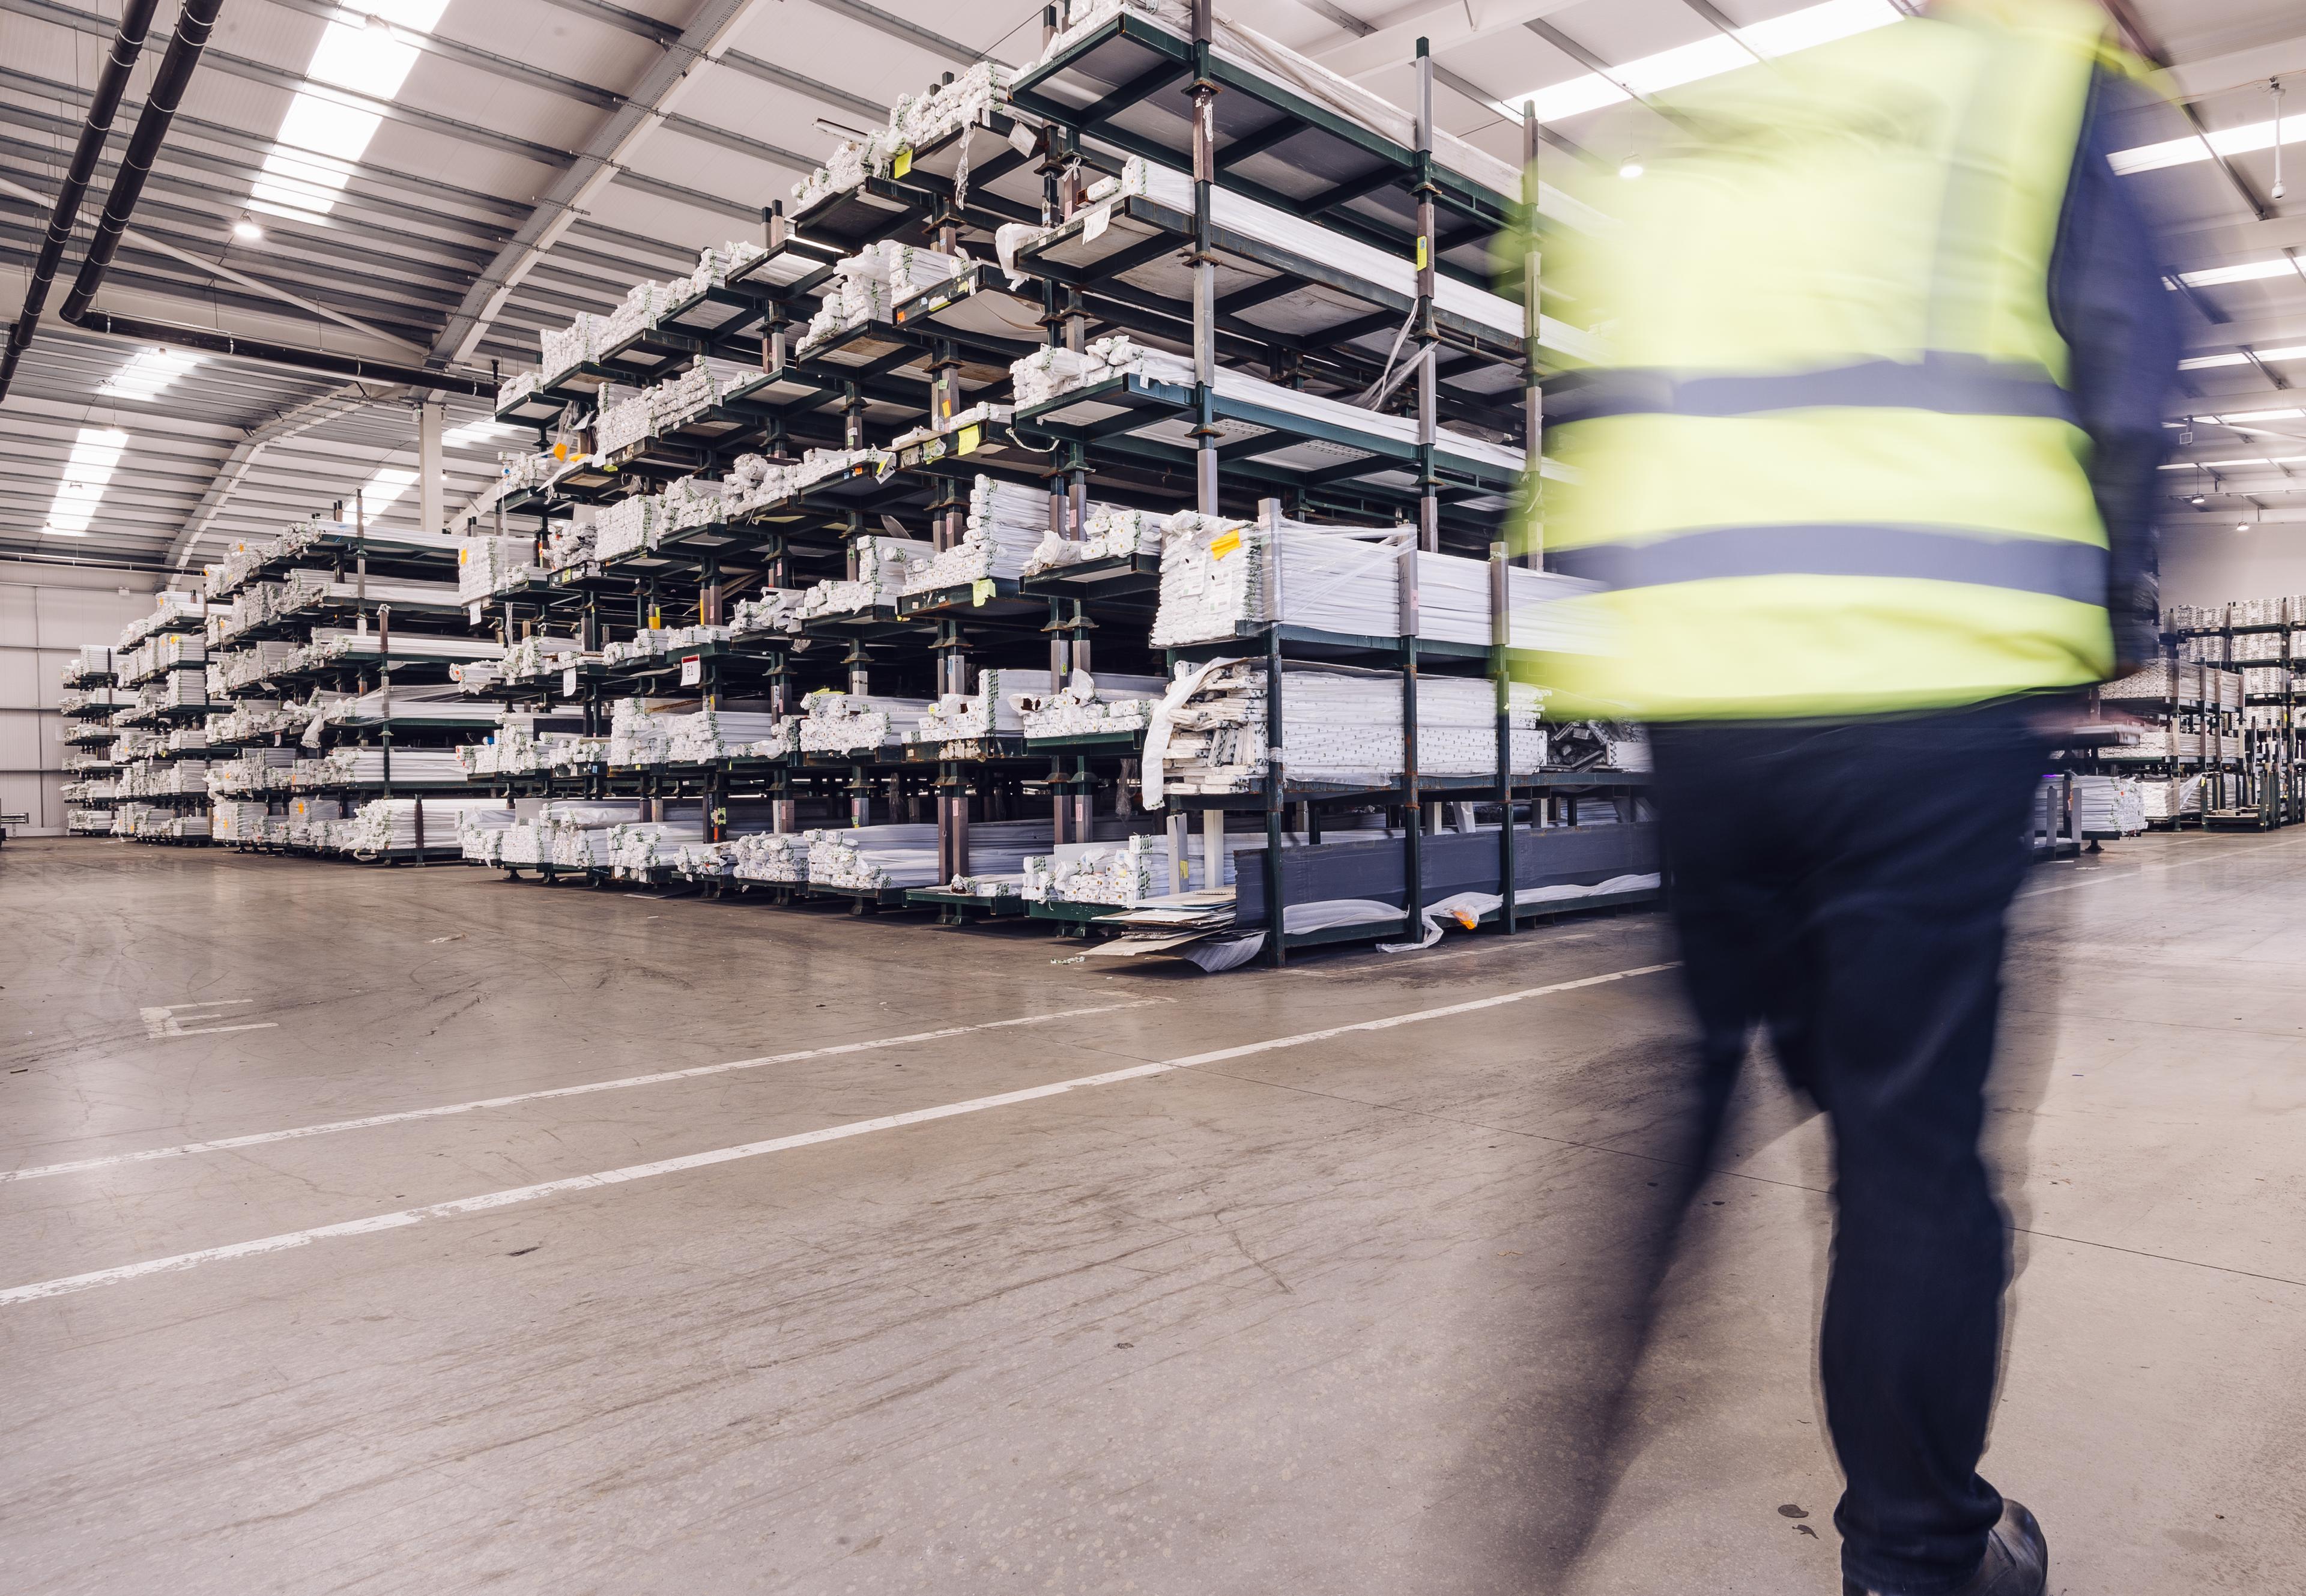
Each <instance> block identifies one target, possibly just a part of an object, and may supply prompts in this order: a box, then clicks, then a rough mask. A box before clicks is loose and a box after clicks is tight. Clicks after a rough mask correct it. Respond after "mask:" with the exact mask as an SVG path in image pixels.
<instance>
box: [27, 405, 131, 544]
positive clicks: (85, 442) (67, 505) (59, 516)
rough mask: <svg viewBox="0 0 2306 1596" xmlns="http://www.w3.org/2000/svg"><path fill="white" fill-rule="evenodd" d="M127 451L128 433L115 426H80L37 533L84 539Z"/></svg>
mask: <svg viewBox="0 0 2306 1596" xmlns="http://www.w3.org/2000/svg"><path fill="white" fill-rule="evenodd" d="M127 448H128V434H127V433H125V432H123V431H120V430H119V429H118V428H116V427H82V428H81V430H80V432H79V434H78V436H77V437H75V438H74V440H73V447H72V453H71V454H70V455H68V456H67V457H65V459H64V480H63V481H61V482H58V483H57V484H56V499H55V500H54V501H53V502H52V503H51V504H50V505H49V506H48V519H47V525H44V526H42V527H41V528H40V531H41V532H42V533H45V534H47V535H49V536H52V537H65V538H81V537H86V536H87V535H88V527H89V523H90V522H91V521H93V520H95V519H96V507H97V506H98V505H99V504H101V503H102V502H103V501H104V491H105V489H106V488H107V486H109V485H110V483H111V482H112V474H113V472H114V471H115V470H117V469H118V468H119V465H120V457H121V456H122V455H123V454H124V453H126V452H127Z"/></svg>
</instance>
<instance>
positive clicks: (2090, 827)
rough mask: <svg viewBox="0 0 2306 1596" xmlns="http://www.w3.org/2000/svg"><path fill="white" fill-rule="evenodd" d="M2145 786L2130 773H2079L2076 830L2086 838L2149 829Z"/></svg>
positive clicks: (2076, 788)
mask: <svg viewBox="0 0 2306 1596" xmlns="http://www.w3.org/2000/svg"><path fill="white" fill-rule="evenodd" d="M2145 786H2146V784H2145V783H2144V782H2141V781H2135V780H2133V779H2132V778H2131V777H2128V776H2076V777H2075V778H2074V829H2075V831H2076V832H2080V834H2081V835H2083V836H2086V837H2089V836H2116V837H2133V836H2136V835H2137V834H2138V833H2139V832H2142V831H2144V830H2145V829H2146V819H2147V815H2146V794H2145Z"/></svg>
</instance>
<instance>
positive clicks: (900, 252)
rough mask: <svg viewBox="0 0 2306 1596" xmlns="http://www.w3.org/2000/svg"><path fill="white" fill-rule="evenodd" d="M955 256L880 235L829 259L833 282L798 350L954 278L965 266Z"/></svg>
mask: <svg viewBox="0 0 2306 1596" xmlns="http://www.w3.org/2000/svg"><path fill="white" fill-rule="evenodd" d="M968 266H969V262H968V261H967V260H964V259H962V258H961V257H960V256H958V255H947V254H942V253H940V252H937V251H935V250H931V249H923V248H921V247H919V246H918V245H915V244H905V243H898V242H897V241H896V240H894V239H883V240H882V241H881V242H880V243H875V244H868V245H867V246H866V248H865V249H864V250H862V251H861V252H858V253H857V254H854V255H850V256H848V257H846V258H844V259H842V260H839V261H836V262H835V263H834V264H833V282H832V284H831V285H830V286H828V287H827V288H826V290H825V293H824V301H823V303H822V306H821V308H819V310H818V311H817V312H816V315H815V316H813V317H811V318H810V319H809V323H808V329H807V331H806V332H805V333H803V334H802V336H801V340H800V343H799V346H798V347H797V349H796V353H797V354H807V353H808V352H809V351H810V349H812V348H813V347H815V346H816V345H818V344H821V343H823V342H824V341H825V340H826V339H827V338H831V337H835V336H837V335H838V334H840V333H842V332H845V331H847V330H848V329H850V328H852V327H859V326H862V325H863V324H865V323H866V322H867V321H887V320H891V319H892V318H893V315H894V314H895V312H896V308H897V306H899V305H901V304H902V303H904V302H905V301H907V300H909V299H910V298H912V297H913V295H915V294H918V293H920V292H921V291H922V290H924V289H927V288H934V287H936V286H939V285H940V284H943V283H947V282H950V281H952V279H953V278H954V277H958V276H960V275H961V272H962V271H964V270H966V269H968Z"/></svg>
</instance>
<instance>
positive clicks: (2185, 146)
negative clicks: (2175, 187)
mask: <svg viewBox="0 0 2306 1596" xmlns="http://www.w3.org/2000/svg"><path fill="white" fill-rule="evenodd" d="M2282 141H2283V142H2284V143H2285V144H2306V116H2285V117H2284V118H2283V119H2282ZM2273 148H2274V124H2273V123H2271V122H2253V123H2250V124H2247V125H2245V126H2242V127H2222V128H2219V129H2217V130H2216V131H2215V132H2212V133H2210V134H2209V135H2208V144H2207V145H2205V144H2204V142H2203V141H2202V140H2201V139H2199V138H2187V139H2172V140H2170V141H2167V142H2165V143H2161V144H2141V145H2139V147H2138V148H2137V149H2117V150H2115V151H2114V153H2113V154H2112V155H2110V156H2108V157H2107V158H2106V159H2107V160H2108V161H2110V162H2111V163H2113V166H2114V170H2115V171H2116V172H2119V173H2121V174H2122V175H2123V176H2125V177H2127V176H2129V175H2131V174H2132V173H2135V172H2159V171H2162V170H2163V169H2165V167H2169V166H2191V165H2193V164H2194V163H2195V162H2196V161H2206V160H2208V159H2209V158H2210V152H2211V151H2212V150H2216V151H2217V153H2218V154H2220V155H2249V154H2251V153H2253V152H2254V151H2257V150H2260V149H2273Z"/></svg>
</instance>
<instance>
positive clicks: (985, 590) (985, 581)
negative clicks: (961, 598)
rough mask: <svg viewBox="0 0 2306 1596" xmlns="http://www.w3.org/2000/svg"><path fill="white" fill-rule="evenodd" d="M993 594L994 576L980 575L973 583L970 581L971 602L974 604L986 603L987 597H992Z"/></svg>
mask: <svg viewBox="0 0 2306 1596" xmlns="http://www.w3.org/2000/svg"><path fill="white" fill-rule="evenodd" d="M992 596H993V578H992V577H990V576H979V577H978V579H977V580H976V581H974V582H972V583H970V584H969V602H970V603H971V604H972V605H978V604H982V603H984V602H985V601H986V600H987V599H989V598H991V597H992Z"/></svg>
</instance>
